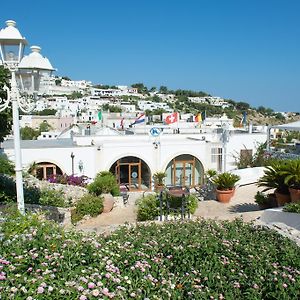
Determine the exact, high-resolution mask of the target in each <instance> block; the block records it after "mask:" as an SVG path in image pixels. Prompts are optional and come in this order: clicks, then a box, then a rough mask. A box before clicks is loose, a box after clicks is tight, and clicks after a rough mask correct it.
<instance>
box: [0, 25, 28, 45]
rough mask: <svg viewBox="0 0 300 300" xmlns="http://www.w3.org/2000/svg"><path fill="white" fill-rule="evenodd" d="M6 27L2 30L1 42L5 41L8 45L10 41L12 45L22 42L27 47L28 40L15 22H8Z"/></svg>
mask: <svg viewBox="0 0 300 300" xmlns="http://www.w3.org/2000/svg"><path fill="white" fill-rule="evenodd" d="M6 26H7V27H5V28H4V29H1V30H0V40H5V41H6V42H7V43H9V40H11V42H12V43H15V42H16V41H20V40H22V41H23V44H25V45H27V41H26V39H25V38H24V37H22V35H21V33H20V31H19V30H18V29H17V28H16V22H15V21H12V20H8V21H6Z"/></svg>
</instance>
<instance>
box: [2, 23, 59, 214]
mask: <svg viewBox="0 0 300 300" xmlns="http://www.w3.org/2000/svg"><path fill="white" fill-rule="evenodd" d="M26 45H27V41H26V39H25V38H24V37H22V35H21V34H20V32H19V30H18V29H17V28H16V22H15V21H12V20H9V21H6V28H4V29H1V30H0V58H1V60H0V64H2V65H3V66H4V67H5V68H7V69H8V70H9V71H10V73H11V80H10V89H9V88H8V87H7V86H5V87H4V89H5V90H6V92H7V99H0V111H3V110H4V109H6V108H7V107H8V106H9V105H10V103H11V104H12V114H13V132H14V148H15V171H16V190H17V204H18V210H19V211H20V213H21V214H25V207H24V192H23V176H22V158H21V146H20V124H19V108H20V109H21V110H23V111H25V112H28V111H30V110H31V109H32V108H33V106H32V102H31V99H29V98H28V95H31V96H33V95H34V94H36V93H37V91H38V89H37V88H38V87H39V80H40V78H41V76H44V75H45V74H46V73H48V74H51V72H52V71H53V70H54V69H53V68H52V66H51V64H50V62H49V61H48V60H47V59H46V58H44V57H43V56H42V55H41V54H40V53H39V52H38V51H36V50H37V48H38V49H39V50H40V48H39V47H36V46H35V47H33V48H32V50H33V52H32V53H31V54H30V55H28V56H25V57H24V58H23V54H24V48H25V46H26ZM22 58H23V59H22ZM47 63H49V64H47ZM29 78H30V80H29ZM26 87H27V88H26Z"/></svg>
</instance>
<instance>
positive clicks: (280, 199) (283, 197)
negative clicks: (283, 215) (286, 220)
mask: <svg viewBox="0 0 300 300" xmlns="http://www.w3.org/2000/svg"><path fill="white" fill-rule="evenodd" d="M275 195H276V200H277V204H278V206H284V205H285V204H286V203H289V202H291V196H290V194H281V193H279V192H275Z"/></svg>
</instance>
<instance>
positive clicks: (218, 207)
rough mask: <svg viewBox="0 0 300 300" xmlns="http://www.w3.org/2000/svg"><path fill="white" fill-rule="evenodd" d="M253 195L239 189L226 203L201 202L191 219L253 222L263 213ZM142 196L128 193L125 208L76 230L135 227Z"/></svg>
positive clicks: (253, 188) (248, 188) (248, 189)
mask: <svg viewBox="0 0 300 300" xmlns="http://www.w3.org/2000/svg"><path fill="white" fill-rule="evenodd" d="M256 192H257V187H256V185H248V186H244V187H240V188H238V189H237V190H236V192H235V195H234V197H233V198H232V199H231V201H230V203H228V204H223V203H219V202H218V201H215V200H209V201H201V202H199V206H198V209H197V210H196V212H195V214H194V216H193V218H194V219H195V218H197V217H203V218H207V219H218V220H233V219H235V218H237V217H242V218H243V219H244V221H245V222H248V221H252V220H255V219H257V218H258V217H259V216H261V214H262V211H261V210H259V207H258V205H257V204H255V202H254V195H255V194H256ZM141 196H142V193H130V196H129V199H128V204H127V205H126V206H124V205H123V204H119V205H118V206H117V207H115V208H114V209H113V210H112V211H111V212H109V213H105V214H101V215H99V216H98V217H96V218H91V219H88V220H85V221H83V222H81V223H80V224H78V225H77V226H76V229H78V230H82V231H85V232H97V233H109V232H111V231H112V230H114V229H116V228H117V227H118V226H120V225H124V224H127V223H128V224H135V223H136V206H135V201H136V199H137V198H139V197H141Z"/></svg>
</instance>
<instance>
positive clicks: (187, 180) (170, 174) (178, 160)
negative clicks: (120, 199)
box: [165, 154, 203, 187]
mask: <svg viewBox="0 0 300 300" xmlns="http://www.w3.org/2000/svg"><path fill="white" fill-rule="evenodd" d="M166 174H167V177H166V180H165V181H166V184H167V185H172V186H187V187H194V186H197V185H200V184H201V183H202V182H203V166H202V164H201V162H200V161H199V159H197V158H196V157H195V156H193V155H190V154H182V155H179V156H176V157H175V158H173V159H172V160H171V161H170V162H169V164H168V166H167V169H166Z"/></svg>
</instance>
